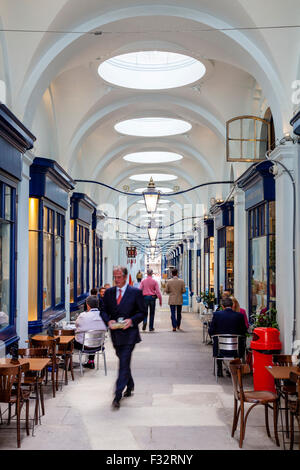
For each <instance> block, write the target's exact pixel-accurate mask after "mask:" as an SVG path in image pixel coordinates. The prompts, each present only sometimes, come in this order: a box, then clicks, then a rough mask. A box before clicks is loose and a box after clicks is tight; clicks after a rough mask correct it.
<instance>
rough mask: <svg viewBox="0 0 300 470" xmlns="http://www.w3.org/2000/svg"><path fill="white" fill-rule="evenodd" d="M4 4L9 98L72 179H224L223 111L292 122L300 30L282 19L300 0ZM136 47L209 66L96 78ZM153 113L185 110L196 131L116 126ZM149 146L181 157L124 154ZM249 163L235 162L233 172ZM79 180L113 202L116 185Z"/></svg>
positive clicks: (176, 114) (194, 199)
mask: <svg viewBox="0 0 300 470" xmlns="http://www.w3.org/2000/svg"><path fill="white" fill-rule="evenodd" d="M0 3H1V10H0V15H1V16H0V25H2V27H3V29H5V30H7V31H6V32H2V33H0V35H1V36H0V39H1V41H0V47H1V57H0V59H1V60H0V67H1V65H2V67H4V69H5V73H4V72H1V71H0V72H1V74H0V78H1V79H4V80H5V81H6V86H7V96H9V102H10V104H11V108H12V110H13V112H15V113H16V114H17V115H18V116H19V117H20V118H21V119H22V120H23V122H24V124H25V125H27V126H28V127H29V128H30V129H31V130H32V132H33V133H34V134H35V135H36V137H37V142H36V148H35V152H36V154H37V155H40V156H44V157H49V158H53V159H56V160H57V161H58V162H59V163H60V164H61V165H62V166H63V167H64V168H65V169H66V170H67V171H68V172H69V173H70V174H71V175H72V177H73V178H81V179H96V180H98V181H103V182H105V183H106V184H109V185H111V186H115V187H117V188H118V189H122V188H123V187H124V186H125V187H126V186H129V191H130V192H132V191H134V189H135V188H136V187H138V186H140V184H137V183H135V182H132V181H131V180H130V179H129V177H130V175H131V174H133V173H139V172H147V173H151V172H160V173H173V174H176V176H177V180H176V181H175V182H174V183H173V184H169V185H168V186H169V187H171V188H173V187H174V185H176V186H179V188H180V189H188V188H189V187H191V186H194V185H196V184H200V183H203V182H205V181H212V180H221V179H226V180H227V179H229V175H230V170H231V165H230V164H229V163H227V162H226V157H225V126H226V121H227V120H229V119H230V118H232V117H234V116H238V115H249V114H252V115H257V116H261V117H263V116H264V113H265V111H266V109H267V108H268V107H270V108H271V111H272V114H273V118H274V123H275V131H276V137H277V138H281V137H282V135H283V133H284V132H287V131H290V128H289V124H288V123H289V119H290V118H291V115H292V111H293V103H291V99H290V96H291V83H292V82H293V81H294V80H296V78H297V73H299V69H298V67H299V57H298V55H299V51H298V48H297V47H298V46H299V35H300V32H299V29H297V28H294V29H293V28H290V29H280V28H277V27H278V26H280V25H293V24H300V23H299V20H300V18H299V16H300V10H299V5H298V0H287V1H286V2H284V3H282V2H274V0H265V1H264V2H263V3H261V1H258V0H226V2H224V0H186V1H185V2H182V0H163V1H158V0H152V1H151V2H148V1H140V0H111V1H110V2H107V1H105V0H89V1H88V2H82V0H52V1H51V2H47V9H46V8H45V7H44V5H43V2H40V0H31V1H30V2H19V1H18V0H0ZM261 26H266V27H268V26H275V27H276V28H273V29H268V28H260V29H257V27H261ZM16 30H20V31H18V32H17V31H16ZM21 30H22V31H21ZM26 31H27V32H26ZM97 31H98V32H99V31H100V32H101V34H98V35H95V34H94V33H95V32H97ZM141 50H161V51H169V52H176V53H180V54H186V55H189V56H192V57H194V58H196V59H199V60H201V61H203V63H204V64H205V66H206V69H207V73H206V74H205V76H204V77H203V78H202V79H200V80H199V82H197V83H194V84H191V85H186V86H184V87H179V88H174V89H169V90H156V91H145V90H133V89H126V88H121V87H118V86H115V85H111V84H109V83H107V82H105V81H104V80H102V79H101V78H100V77H99V75H98V73H97V69H98V66H99V64H100V63H102V62H103V61H105V60H107V59H108V58H110V57H113V56H116V55H119V54H122V53H128V52H135V51H141ZM298 78H299V77H298ZM157 116H160V117H171V118H175V119H183V120H186V121H188V122H190V123H191V124H192V129H191V130H190V131H189V132H187V133H186V134H183V135H177V136H171V137H159V138H143V137H132V136H124V135H121V134H118V133H117V132H116V131H115V129H114V126H115V124H116V123H118V122H120V121H122V120H125V119H130V118H138V117H157ZM144 150H166V151H173V152H177V153H180V154H181V155H183V159H182V160H181V161H179V162H173V163H168V164H163V163H162V164H159V165H143V166H142V165H140V168H139V165H137V164H135V163H129V162H126V161H125V160H124V159H123V157H124V155H126V154H127V153H132V152H138V151H144ZM246 166H247V165H246ZM244 167H245V164H235V168H234V169H233V171H234V174H238V173H240V172H241V171H242V170H243V169H244ZM162 186H164V184H162ZM77 189H78V190H81V191H84V192H86V193H87V194H89V195H90V196H91V197H92V198H93V199H94V200H95V202H97V203H98V204H99V205H100V204H102V203H105V204H108V203H111V204H112V205H113V206H114V207H118V204H119V202H118V195H117V194H116V193H113V192H112V191H109V190H105V189H103V188H100V187H99V186H96V185H90V184H84V183H80V184H79V185H78V186H77ZM227 192H228V185H226V186H224V187H216V188H213V187H209V188H206V189H205V190H204V189H202V190H198V191H194V192H190V193H186V194H185V195H181V196H178V197H173V200H174V201H175V202H177V203H178V204H180V205H181V206H183V205H184V204H189V203H190V204H193V205H195V204H197V203H199V201H200V203H201V204H203V206H204V207H205V208H206V209H207V208H208V205H209V199H210V197H211V196H221V197H222V196H224V195H225V196H226V194H227ZM134 199H135V198H134V197H129V201H130V204H132V203H133V202H134Z"/></svg>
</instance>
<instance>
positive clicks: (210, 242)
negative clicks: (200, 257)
mask: <svg viewBox="0 0 300 470" xmlns="http://www.w3.org/2000/svg"><path fill="white" fill-rule="evenodd" d="M214 263H215V261H214V238H213V237H209V238H205V239H204V289H205V292H208V291H210V292H213V291H214Z"/></svg>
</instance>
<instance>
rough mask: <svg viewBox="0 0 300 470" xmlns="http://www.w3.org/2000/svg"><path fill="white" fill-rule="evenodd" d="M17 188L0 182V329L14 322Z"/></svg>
mask: <svg viewBox="0 0 300 470" xmlns="http://www.w3.org/2000/svg"><path fill="white" fill-rule="evenodd" d="M14 201H15V188H12V187H10V186H9V185H7V184H4V183H0V330H2V329H4V328H6V327H7V326H9V325H10V324H12V323H13V309H14V308H13V299H12V290H13V285H14V284H13V282H14V279H13V276H12V268H13V250H12V241H13V237H14V230H15V211H14V209H13V205H14Z"/></svg>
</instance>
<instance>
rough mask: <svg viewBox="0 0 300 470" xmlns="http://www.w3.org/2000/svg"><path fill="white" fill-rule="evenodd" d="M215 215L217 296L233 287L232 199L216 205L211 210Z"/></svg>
mask: <svg viewBox="0 0 300 470" xmlns="http://www.w3.org/2000/svg"><path fill="white" fill-rule="evenodd" d="M211 212H212V213H213V214H214V215H215V228H216V231H217V266H218V270H217V285H218V297H219V300H220V297H221V296H222V294H223V292H224V291H225V290H228V291H230V292H233V288H234V209H233V201H228V202H225V203H222V204H218V205H216V207H215V208H214V209H213V210H212V211H211Z"/></svg>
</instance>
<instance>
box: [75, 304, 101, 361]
mask: <svg viewBox="0 0 300 470" xmlns="http://www.w3.org/2000/svg"><path fill="white" fill-rule="evenodd" d="M86 304H87V311H86V312H82V313H81V314H80V315H79V316H78V318H77V320H76V322H75V325H76V334H75V341H74V348H75V349H78V350H80V351H81V350H82V346H83V337H84V335H83V332H85V331H89V330H103V331H106V330H107V328H106V325H105V322H104V321H103V319H102V317H101V313H100V312H99V301H98V297H97V296H95V295H90V296H89V297H87V299H86ZM86 349H89V348H86ZM94 359H95V355H94V354H90V355H89V360H88V362H86V363H85V364H83V367H86V368H89V369H94V368H95V363H94Z"/></svg>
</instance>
